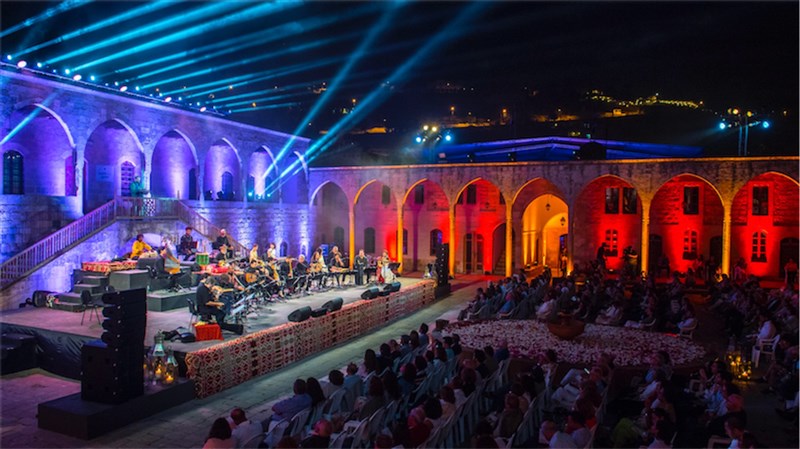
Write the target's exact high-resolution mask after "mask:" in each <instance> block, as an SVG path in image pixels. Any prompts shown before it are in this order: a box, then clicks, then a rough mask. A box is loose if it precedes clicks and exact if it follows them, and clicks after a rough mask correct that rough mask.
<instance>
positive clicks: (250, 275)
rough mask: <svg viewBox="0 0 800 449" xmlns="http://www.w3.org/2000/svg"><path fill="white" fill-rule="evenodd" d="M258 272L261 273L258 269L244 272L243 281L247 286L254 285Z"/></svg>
mask: <svg viewBox="0 0 800 449" xmlns="http://www.w3.org/2000/svg"><path fill="white" fill-rule="evenodd" d="M259 271H261V269H260V268H259V269H257V271H246V272H245V273H244V280H245V281H246V282H247V283H248V284H252V283H254V282H256V281H258V272H259Z"/></svg>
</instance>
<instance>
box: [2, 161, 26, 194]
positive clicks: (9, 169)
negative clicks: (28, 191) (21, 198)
mask: <svg viewBox="0 0 800 449" xmlns="http://www.w3.org/2000/svg"><path fill="white" fill-rule="evenodd" d="M24 186H25V183H24V172H23V171H22V154H20V153H19V152H17V151H6V152H5V153H3V193H4V194H6V195H22V194H24V193H25V189H24Z"/></svg>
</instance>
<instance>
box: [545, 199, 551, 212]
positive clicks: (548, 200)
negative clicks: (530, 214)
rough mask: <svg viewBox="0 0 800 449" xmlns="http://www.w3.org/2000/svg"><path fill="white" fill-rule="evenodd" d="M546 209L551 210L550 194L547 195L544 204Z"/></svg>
mask: <svg viewBox="0 0 800 449" xmlns="http://www.w3.org/2000/svg"><path fill="white" fill-rule="evenodd" d="M544 210H546V211H547V212H550V195H547V203H546V204H545V205H544Z"/></svg>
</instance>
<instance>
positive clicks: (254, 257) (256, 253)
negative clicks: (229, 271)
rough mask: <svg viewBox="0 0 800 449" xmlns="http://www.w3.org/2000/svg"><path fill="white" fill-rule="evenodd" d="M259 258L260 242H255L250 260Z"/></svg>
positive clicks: (251, 249)
mask: <svg viewBox="0 0 800 449" xmlns="http://www.w3.org/2000/svg"><path fill="white" fill-rule="evenodd" d="M259 260H260V259H259V258H258V243H253V247H252V248H250V262H251V263H252V262H253V261H259Z"/></svg>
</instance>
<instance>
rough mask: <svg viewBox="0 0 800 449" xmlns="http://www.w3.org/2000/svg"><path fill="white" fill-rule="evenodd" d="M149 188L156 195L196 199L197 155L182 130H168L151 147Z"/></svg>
mask: <svg viewBox="0 0 800 449" xmlns="http://www.w3.org/2000/svg"><path fill="white" fill-rule="evenodd" d="M152 167H153V169H152V170H151V172H150V192H151V193H152V194H153V196H156V197H165V198H178V199H197V198H198V192H197V189H198V186H197V159H196V156H195V151H194V145H193V144H192V142H191V141H190V140H189V139H188V137H186V135H185V134H183V133H182V132H180V131H178V130H171V131H169V132H167V133H166V134H164V135H163V136H161V138H160V139H158V142H156V146H155V147H154V148H153V159H152Z"/></svg>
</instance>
